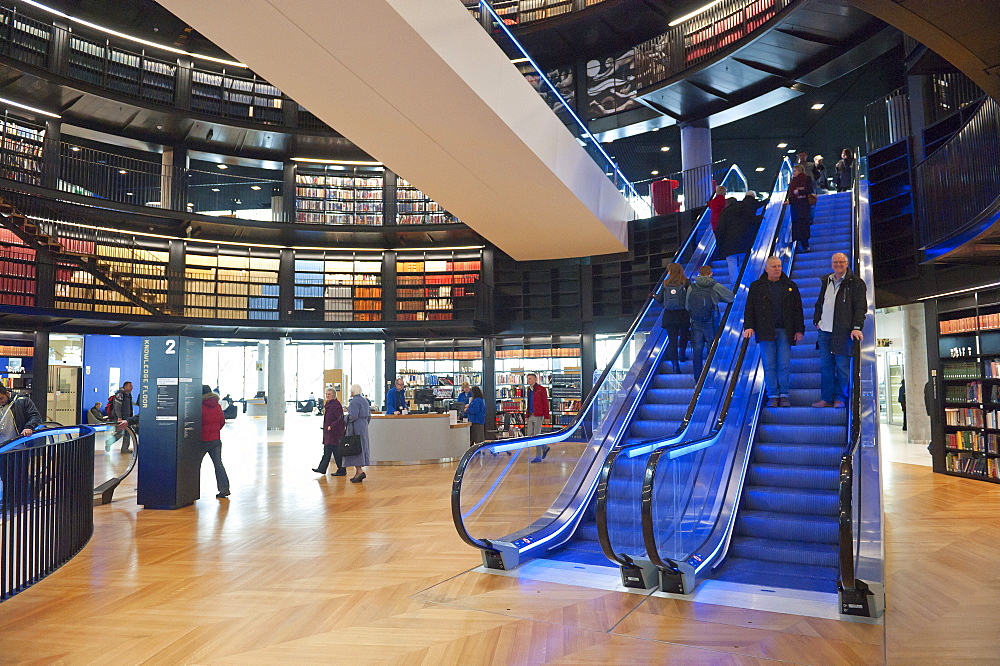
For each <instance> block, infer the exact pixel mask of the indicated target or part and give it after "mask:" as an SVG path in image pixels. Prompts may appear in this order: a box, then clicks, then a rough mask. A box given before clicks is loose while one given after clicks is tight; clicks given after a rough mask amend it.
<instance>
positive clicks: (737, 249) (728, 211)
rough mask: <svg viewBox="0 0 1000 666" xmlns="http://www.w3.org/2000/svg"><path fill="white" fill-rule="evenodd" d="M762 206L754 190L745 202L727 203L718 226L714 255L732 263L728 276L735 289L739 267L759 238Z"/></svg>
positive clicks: (729, 263) (746, 197) (747, 195)
mask: <svg viewBox="0 0 1000 666" xmlns="http://www.w3.org/2000/svg"><path fill="white" fill-rule="evenodd" d="M760 207H761V202H759V201H757V193H756V192H754V191H753V190H751V191H749V192H747V193H746V196H745V197H744V198H743V200H742V201H734V202H733V203H731V204H729V205H728V206H726V207H725V209H724V210H723V211H722V215H721V216H720V217H719V227H718V228H717V229H716V230H715V254H716V256H717V257H720V258H725V260H726V263H727V264H728V265H729V279H730V280H731V282H732V284H733V286H734V288H735V286H736V284H737V279H738V278H739V275H740V267H741V266H742V265H743V262H744V260H745V259H746V256H747V253H748V252H750V250H751V249H752V248H753V242H754V240H755V239H756V238H757V230H758V229H759V228H760V220H761V217H760V215H758V214H757V211H758V210H759V209H760Z"/></svg>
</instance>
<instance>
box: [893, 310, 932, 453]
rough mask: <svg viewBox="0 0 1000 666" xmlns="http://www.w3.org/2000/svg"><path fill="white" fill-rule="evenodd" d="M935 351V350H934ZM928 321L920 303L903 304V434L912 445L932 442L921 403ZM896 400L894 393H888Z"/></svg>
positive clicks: (925, 379)
mask: <svg viewBox="0 0 1000 666" xmlns="http://www.w3.org/2000/svg"><path fill="white" fill-rule="evenodd" d="M933 351H934V353H937V350H933ZM928 353H929V351H928V349H927V322H926V320H925V318H924V306H923V305H922V304H919V303H918V304H915V305H904V306H903V359H904V361H903V379H905V380H906V437H907V441H909V442H912V443H914V444H924V445H926V444H927V443H929V442H930V441H931V419H930V417H929V416H927V409H926V408H925V406H924V384H926V383H927V380H928V379H929V378H930V372H929V370H928V364H927V354H928ZM889 399H890V400H895V399H896V396H894V395H891V396H889Z"/></svg>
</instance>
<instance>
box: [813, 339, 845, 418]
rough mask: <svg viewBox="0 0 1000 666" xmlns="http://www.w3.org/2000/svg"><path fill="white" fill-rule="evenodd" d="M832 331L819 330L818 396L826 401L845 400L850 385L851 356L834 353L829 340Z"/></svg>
mask: <svg viewBox="0 0 1000 666" xmlns="http://www.w3.org/2000/svg"><path fill="white" fill-rule="evenodd" d="M832 339H833V333H827V332H826V331H819V371H820V394H821V395H820V397H821V398H822V399H823V400H826V401H827V402H834V401H836V400H843V401H844V402H845V403H846V402H847V389H848V388H849V387H850V385H851V357H850V356H845V355H843V354H834V353H833V349H832V345H831V341H832Z"/></svg>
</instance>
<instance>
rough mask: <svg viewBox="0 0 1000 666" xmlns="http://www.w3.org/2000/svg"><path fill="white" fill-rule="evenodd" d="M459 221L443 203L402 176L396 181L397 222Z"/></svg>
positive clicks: (436, 222) (438, 222)
mask: <svg viewBox="0 0 1000 666" xmlns="http://www.w3.org/2000/svg"><path fill="white" fill-rule="evenodd" d="M456 222H458V220H457V219H455V217H454V216H453V215H451V214H450V213H449V212H448V211H446V210H445V209H444V208H443V207H442V206H441V204H439V203H437V202H436V201H434V200H432V199H431V198H430V197H428V196H427V195H426V194H424V193H423V192H421V191H420V190H418V189H417V188H416V187H414V186H413V185H410V184H409V183H408V182H406V181H405V180H403V179H402V178H400V179H399V180H398V181H397V183H396V224H407V225H408V224H453V223H456Z"/></svg>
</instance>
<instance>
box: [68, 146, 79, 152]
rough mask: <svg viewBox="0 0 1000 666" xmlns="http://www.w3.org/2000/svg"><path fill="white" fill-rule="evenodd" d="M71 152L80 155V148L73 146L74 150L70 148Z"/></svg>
mask: <svg viewBox="0 0 1000 666" xmlns="http://www.w3.org/2000/svg"><path fill="white" fill-rule="evenodd" d="M70 150H72V151H73V152H74V153H78V152H80V146H73V147H72V148H70Z"/></svg>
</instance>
